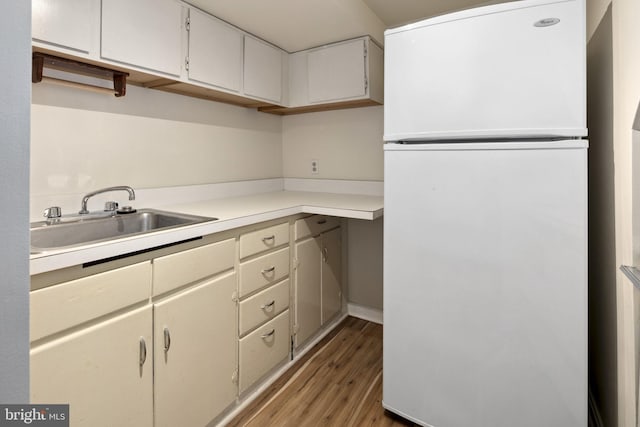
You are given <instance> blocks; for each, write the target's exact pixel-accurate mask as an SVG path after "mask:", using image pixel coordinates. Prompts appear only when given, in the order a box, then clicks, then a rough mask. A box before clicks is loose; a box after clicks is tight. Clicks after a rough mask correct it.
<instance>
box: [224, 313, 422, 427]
mask: <svg viewBox="0 0 640 427" xmlns="http://www.w3.org/2000/svg"><path fill="white" fill-rule="evenodd" d="M381 402H382V325H378V324H375V323H371V322H367V321H364V320H360V319H356V318H354V317H347V318H346V319H345V320H344V321H343V322H342V323H341V324H340V325H339V326H338V327H337V328H336V329H335V330H334V331H333V332H332V333H331V334H329V335H328V336H327V337H325V338H324V339H323V340H322V341H321V342H319V343H318V344H317V345H316V346H315V347H314V348H313V349H312V350H311V351H310V352H308V353H307V354H306V355H304V356H303V357H302V358H301V359H300V360H299V361H298V362H297V363H296V364H295V365H294V366H293V367H292V368H291V369H289V370H288V371H287V373H286V374H285V375H283V376H282V377H281V378H279V379H278V380H277V381H276V382H275V383H274V384H273V385H272V386H271V387H269V388H268V389H267V390H265V391H264V393H262V394H261V395H260V396H258V398H257V399H256V400H255V401H254V402H252V403H251V404H250V405H249V407H247V408H246V409H245V410H244V411H243V412H242V413H240V414H239V415H238V416H237V417H236V418H234V419H233V420H232V421H231V422H230V423H229V424H228V425H229V426H238V427H240V426H250V427H268V426H277V427H280V426H295V427H299V426H320V425H322V426H345V427H347V426H413V425H415V424H413V423H411V422H409V421H406V420H404V419H402V418H400V417H397V416H395V415H393V414H391V413H390V412H387V411H385V410H384V409H383V408H382V403H381Z"/></svg>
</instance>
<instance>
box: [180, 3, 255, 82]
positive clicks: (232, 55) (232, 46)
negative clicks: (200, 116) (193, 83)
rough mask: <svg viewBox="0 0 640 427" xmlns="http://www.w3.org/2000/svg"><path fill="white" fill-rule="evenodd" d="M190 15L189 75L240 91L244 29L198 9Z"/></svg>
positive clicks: (190, 12) (201, 80)
mask: <svg viewBox="0 0 640 427" xmlns="http://www.w3.org/2000/svg"><path fill="white" fill-rule="evenodd" d="M189 19H190V29H189V79H191V80H197V81H199V82H202V83H207V84H210V85H213V86H217V87H220V88H222V89H226V90H229V91H232V92H240V90H241V84H242V45H243V34H242V32H240V31H239V30H237V29H235V28H233V27H231V26H230V25H228V24H226V23H224V22H222V21H220V20H218V19H216V18H214V17H212V16H211V15H207V14H205V13H203V12H200V11H199V10H197V9H190V11H189Z"/></svg>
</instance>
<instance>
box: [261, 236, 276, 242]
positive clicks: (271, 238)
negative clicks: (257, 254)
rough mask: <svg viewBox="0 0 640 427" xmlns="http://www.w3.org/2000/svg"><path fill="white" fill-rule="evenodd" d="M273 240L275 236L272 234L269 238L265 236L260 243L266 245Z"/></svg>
mask: <svg viewBox="0 0 640 427" xmlns="http://www.w3.org/2000/svg"><path fill="white" fill-rule="evenodd" d="M274 240H276V236H275V235H274V234H272V235H271V236H267V237H263V238H262V241H263V242H264V243H265V244H268V243H267V241H272V242H273V241H274Z"/></svg>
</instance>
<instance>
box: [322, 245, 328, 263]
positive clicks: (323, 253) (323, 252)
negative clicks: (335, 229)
mask: <svg viewBox="0 0 640 427" xmlns="http://www.w3.org/2000/svg"><path fill="white" fill-rule="evenodd" d="M328 259H329V249H327V248H322V260H323V261H324V262H327V260H328Z"/></svg>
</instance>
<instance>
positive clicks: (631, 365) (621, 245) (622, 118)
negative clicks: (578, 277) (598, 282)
mask: <svg viewBox="0 0 640 427" xmlns="http://www.w3.org/2000/svg"><path fill="white" fill-rule="evenodd" d="M612 4H613V8H612V12H613V48H614V55H613V58H614V61H613V64H614V65H613V98H614V121H613V123H614V128H613V140H614V162H615V188H616V192H615V193H616V194H615V209H616V217H615V220H616V234H615V236H616V264H617V265H618V266H619V265H621V264H625V265H630V264H632V263H633V262H634V254H633V240H632V229H633V220H634V216H635V217H637V216H638V215H640V212H633V210H632V202H633V195H634V193H636V194H637V192H638V191H640V189H638V188H636V189H634V188H633V185H632V171H633V168H634V167H636V168H637V167H640V164H638V165H633V164H632V158H633V156H632V155H633V147H632V124H633V120H634V117H635V112H636V109H637V107H638V102H639V101H640V78H639V77H638V76H640V48H639V47H638V46H639V44H638V41H639V40H640V25H638V23H639V22H640V2H638V0H614V1H613V2H612ZM636 197H637V196H636ZM616 288H617V304H618V390H619V393H618V396H619V405H618V407H619V410H618V417H619V419H618V425H621V426H635V425H636V423H637V421H636V402H637V397H636V390H637V386H636V384H637V382H636V381H637V372H636V367H635V363H636V360H637V356H636V354H635V343H634V335H635V331H634V316H633V292H634V290H633V286H632V285H631V283H630V282H629V281H628V280H627V279H626V278H625V277H624V276H623V275H622V273H620V272H618V280H617V286H616Z"/></svg>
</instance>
